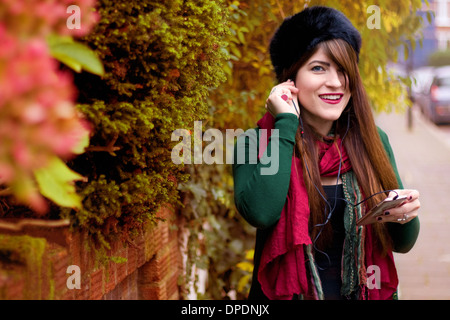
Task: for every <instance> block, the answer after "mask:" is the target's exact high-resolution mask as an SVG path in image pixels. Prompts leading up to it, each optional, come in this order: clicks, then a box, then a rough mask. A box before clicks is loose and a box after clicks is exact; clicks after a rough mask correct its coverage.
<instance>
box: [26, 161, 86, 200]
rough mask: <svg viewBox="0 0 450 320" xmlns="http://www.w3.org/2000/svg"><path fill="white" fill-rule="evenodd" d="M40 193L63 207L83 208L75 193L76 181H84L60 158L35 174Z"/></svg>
mask: <svg viewBox="0 0 450 320" xmlns="http://www.w3.org/2000/svg"><path fill="white" fill-rule="evenodd" d="M34 176H35V178H36V181H37V184H38V188H39V191H40V192H41V194H42V195H43V196H45V197H47V198H48V199H50V200H52V201H54V202H55V203H56V204H58V205H60V206H62V207H70V208H81V199H80V197H79V195H78V194H77V193H76V191H75V186H74V185H73V181H74V180H83V179H84V178H83V177H82V176H81V175H79V174H78V173H76V172H74V171H72V170H71V169H69V168H68V167H67V165H66V164H65V163H64V162H63V161H62V160H61V159H60V158H58V157H54V158H53V159H51V160H50V162H49V164H48V166H46V167H45V168H41V169H38V170H36V171H35V172H34Z"/></svg>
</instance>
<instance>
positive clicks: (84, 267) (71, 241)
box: [0, 208, 182, 300]
mask: <svg viewBox="0 0 450 320" xmlns="http://www.w3.org/2000/svg"><path fill="white" fill-rule="evenodd" d="M158 216H159V217H160V218H162V219H164V220H163V221H159V222H158V223H157V225H156V226H148V227H147V228H146V230H145V232H142V234H140V235H139V236H136V237H134V238H133V239H132V241H131V243H122V242H120V241H116V242H113V243H112V245H111V250H110V251H109V252H108V255H109V256H114V257H122V258H125V259H123V260H125V261H124V262H121V263H118V262H113V261H110V262H109V263H108V264H107V265H104V264H102V263H100V262H99V261H98V259H96V257H95V253H94V252H93V251H92V250H89V249H88V248H89V246H88V237H87V235H86V234H85V233H80V232H77V233H70V234H68V237H67V247H63V246H60V245H58V244H56V243H53V242H50V241H46V242H45V251H44V253H43V255H42V259H41V261H42V263H41V265H40V266H36V265H27V264H26V263H25V264H24V263H15V262H14V261H10V262H9V263H8V261H6V262H5V257H3V260H2V257H1V256H0V299H20V300H21V299H82V300H86V299H114V300H116V299H145V300H147V299H152V300H168V299H175V300H176V299H179V289H178V278H179V276H180V274H181V272H182V263H181V254H180V250H179V246H178V232H177V231H176V230H171V228H169V226H170V225H171V224H173V223H176V221H175V219H176V214H175V212H174V210H173V209H171V208H164V209H161V210H160V212H159V213H158ZM29 264H31V263H29ZM70 265H76V266H79V267H80V280H81V281H80V284H81V287H80V289H76V288H74V289H69V288H68V286H67V280H68V279H69V277H70V276H71V275H72V273H67V268H68V267H69V266H70Z"/></svg>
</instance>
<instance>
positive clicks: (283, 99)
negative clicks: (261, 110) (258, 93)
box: [266, 80, 300, 118]
mask: <svg viewBox="0 0 450 320" xmlns="http://www.w3.org/2000/svg"><path fill="white" fill-rule="evenodd" d="M297 94H298V89H297V87H296V86H295V84H294V82H293V81H292V80H288V81H286V82H283V83H280V84H279V85H277V86H275V87H273V88H272V91H271V92H270V94H269V97H268V98H267V100H266V109H267V111H269V112H270V114H271V115H272V116H273V117H274V118H275V117H276V115H277V114H280V113H292V114H295V115H296V116H297V118H298V117H299V115H300V113H299V112H300V110H299V105H298V99H297Z"/></svg>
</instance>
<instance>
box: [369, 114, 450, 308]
mask: <svg viewBox="0 0 450 320" xmlns="http://www.w3.org/2000/svg"><path fill="white" fill-rule="evenodd" d="M375 118H376V123H377V125H378V126H379V127H380V128H381V129H383V130H384V131H385V132H386V133H387V134H388V136H389V139H390V142H391V145H392V149H393V150H394V154H395V157H396V161H397V167H398V170H399V173H400V176H401V179H402V181H403V185H404V187H405V188H409V189H417V190H419V192H420V202H421V209H420V212H419V219H420V225H421V229H420V234H419V238H418V240H417V242H416V245H415V246H414V248H413V249H412V250H411V251H410V252H408V253H407V254H395V255H394V257H395V260H396V264H397V269H398V274H399V280H400V286H399V298H400V299H426V300H430V299H433V300H434V299H450V246H449V244H450V201H449V200H450V144H449V143H448V141H446V140H445V139H444V138H443V137H442V136H440V135H439V132H438V130H437V128H435V127H433V125H432V124H430V123H428V122H427V121H425V120H423V119H422V118H421V116H420V114H419V113H416V112H414V124H413V130H412V131H408V129H407V124H406V114H395V113H391V114H380V115H377V116H376V117H375Z"/></svg>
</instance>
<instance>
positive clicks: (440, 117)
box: [414, 66, 450, 124]
mask: <svg viewBox="0 0 450 320" xmlns="http://www.w3.org/2000/svg"><path fill="white" fill-rule="evenodd" d="M431 75H432V77H431V81H429V80H430V79H428V81H427V80H426V79H422V85H423V87H422V90H420V89H418V93H417V94H415V96H414V101H415V103H417V105H418V106H419V107H420V110H421V111H422V112H423V114H424V115H425V117H427V118H428V119H430V120H431V121H432V122H434V123H436V124H441V123H450V66H445V67H439V68H435V69H433V70H432V72H431ZM425 78H426V76H425Z"/></svg>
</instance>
